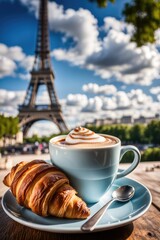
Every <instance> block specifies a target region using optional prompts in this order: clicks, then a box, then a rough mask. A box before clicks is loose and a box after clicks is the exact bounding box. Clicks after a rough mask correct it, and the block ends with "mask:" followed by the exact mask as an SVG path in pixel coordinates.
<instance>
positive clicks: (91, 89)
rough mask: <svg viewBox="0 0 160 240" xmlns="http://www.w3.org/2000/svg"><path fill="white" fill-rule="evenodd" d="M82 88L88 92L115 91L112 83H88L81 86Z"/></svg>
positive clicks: (107, 93)
mask: <svg viewBox="0 0 160 240" xmlns="http://www.w3.org/2000/svg"><path fill="white" fill-rule="evenodd" d="M82 90H83V91H84V92H88V93H94V94H105V95H112V94H114V93H115V92H116V91H117V88H116V87H115V86H114V85H108V84H106V85H102V86H100V85H98V84H96V83H88V84H84V85H83V86H82Z"/></svg>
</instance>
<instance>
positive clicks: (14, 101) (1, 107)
mask: <svg viewBox="0 0 160 240" xmlns="http://www.w3.org/2000/svg"><path fill="white" fill-rule="evenodd" d="M0 96H1V98H0V113H4V114H7V115H13V116H16V115H17V114H18V105H19V104H22V102H23V100H24V96H25V91H8V90H5V89H0Z"/></svg>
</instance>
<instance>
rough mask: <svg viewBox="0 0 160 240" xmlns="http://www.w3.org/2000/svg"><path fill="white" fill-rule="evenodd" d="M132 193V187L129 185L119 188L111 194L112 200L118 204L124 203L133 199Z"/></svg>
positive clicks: (133, 191) (133, 190)
mask: <svg viewBox="0 0 160 240" xmlns="http://www.w3.org/2000/svg"><path fill="white" fill-rule="evenodd" d="M134 193H135V189H134V187H132V186H130V185H125V186H121V187H119V188H117V189H116V190H115V191H114V192H113V193H112V199H114V200H117V201H120V202H126V201H129V200H130V199H131V198H132V197H133V195H134Z"/></svg>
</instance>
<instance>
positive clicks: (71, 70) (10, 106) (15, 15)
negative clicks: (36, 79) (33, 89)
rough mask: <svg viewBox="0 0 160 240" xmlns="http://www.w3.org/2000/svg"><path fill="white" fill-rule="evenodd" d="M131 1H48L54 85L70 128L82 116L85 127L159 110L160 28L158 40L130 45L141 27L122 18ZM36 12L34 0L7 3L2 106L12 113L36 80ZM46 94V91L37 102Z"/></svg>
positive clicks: (1, 19) (0, 9)
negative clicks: (105, 4) (32, 73)
mask: <svg viewBox="0 0 160 240" xmlns="http://www.w3.org/2000/svg"><path fill="white" fill-rule="evenodd" d="M126 2H130V1H129V0H128V1H127V0H121V1H120V0H117V1H116V3H115V4H112V3H109V4H108V7H107V8H98V6H97V4H96V3H91V2H89V1H87V0H82V1H80V0H79V1H69V0H65V1H62V0H61V1H60V0H56V1H54V2H53V1H49V26H50V42H51V58H52V66H53V70H54V73H55V76H56V79H55V88H56V91H57V95H58V97H59V100H60V102H61V104H62V109H63V112H64V117H65V119H66V122H67V124H68V125H69V126H70V127H73V126H74V124H75V122H77V119H76V118H77V116H79V117H78V124H84V119H86V118H87V120H88V121H92V120H94V119H95V118H106V117H113V118H115V117H117V116H118V117H121V116H122V115H129V114H131V115H133V114H134V115H135V118H136V117H138V116H140V115H145V116H148V115H152V116H153V115H154V114H156V113H159V111H160V108H159V101H160V76H159V68H160V53H159V49H160V37H159V35H160V31H157V32H156V39H157V40H156V43H155V44H152V45H151V44H148V45H146V46H143V47H141V48H137V47H136V45H135V43H131V42H130V38H131V35H132V34H133V31H134V28H133V26H130V25H128V24H126V23H125V22H124V16H123V15H122V10H123V7H124V4H125V3H126ZM37 9H38V1H34V0H30V1H29V0H12V1H11V0H0V29H1V33H0V95H1V100H0V111H1V112H2V113H5V114H8V115H16V114H17V105H18V104H20V103H22V102H23V98H24V94H25V90H26V89H27V86H28V84H29V79H30V75H29V71H30V70H31V68H32V64H33V59H34V50H35V41H36V31H37V17H36V13H37ZM47 97H48V96H47V93H46V91H45V89H41V95H39V96H38V99H37V101H40V102H41V103H44V102H45V101H48V99H47ZM122 108H123V109H124V110H123V113H122V110H121V109H122ZM37 124H38V123H37ZM39 126H40V123H39V125H37V129H38V127H39ZM47 126H49V127H50V128H51V129H52V130H53V129H54V127H55V126H51V125H50V124H48V125H46V126H45V127H44V134H46V133H48V128H47ZM34 129H35V130H34ZM34 131H35V132H36V126H35V128H34V127H33V129H32V131H31V132H34ZM37 131H38V130H37Z"/></svg>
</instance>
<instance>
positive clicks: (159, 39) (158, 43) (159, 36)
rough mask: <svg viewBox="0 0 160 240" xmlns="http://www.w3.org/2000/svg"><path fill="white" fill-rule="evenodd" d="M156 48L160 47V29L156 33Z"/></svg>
mask: <svg viewBox="0 0 160 240" xmlns="http://www.w3.org/2000/svg"><path fill="white" fill-rule="evenodd" d="M155 39H156V46H157V47H160V28H159V29H157V30H156V31H155Z"/></svg>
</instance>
